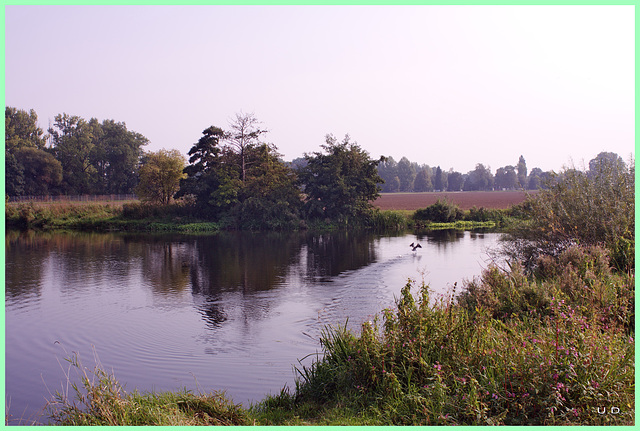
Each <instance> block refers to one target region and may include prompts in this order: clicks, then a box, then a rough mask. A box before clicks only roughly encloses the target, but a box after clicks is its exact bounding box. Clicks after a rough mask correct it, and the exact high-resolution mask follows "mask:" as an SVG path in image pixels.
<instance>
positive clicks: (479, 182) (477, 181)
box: [464, 163, 493, 190]
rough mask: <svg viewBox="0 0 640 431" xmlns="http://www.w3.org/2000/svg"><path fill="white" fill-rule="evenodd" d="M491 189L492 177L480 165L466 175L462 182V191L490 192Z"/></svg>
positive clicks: (488, 171) (487, 170)
mask: <svg viewBox="0 0 640 431" xmlns="http://www.w3.org/2000/svg"><path fill="white" fill-rule="evenodd" d="M492 188H493V175H491V171H490V170H489V169H488V168H486V167H485V166H484V165H483V164H482V163H478V164H477V165H476V168H475V169H474V170H473V171H471V172H469V173H468V177H467V179H466V180H465V182H464V190H491V189H492Z"/></svg>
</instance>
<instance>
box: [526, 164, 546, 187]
mask: <svg viewBox="0 0 640 431" xmlns="http://www.w3.org/2000/svg"><path fill="white" fill-rule="evenodd" d="M543 174H544V173H543V172H542V169H540V168H533V169H531V173H530V174H529V176H528V177H527V190H538V189H539V188H540V187H541V186H542V177H543Z"/></svg>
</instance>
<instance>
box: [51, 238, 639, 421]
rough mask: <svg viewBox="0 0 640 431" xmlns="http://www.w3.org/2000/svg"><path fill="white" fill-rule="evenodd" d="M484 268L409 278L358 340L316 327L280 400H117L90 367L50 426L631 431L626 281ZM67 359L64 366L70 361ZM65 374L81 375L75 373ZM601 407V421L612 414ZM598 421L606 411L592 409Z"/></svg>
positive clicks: (546, 264) (57, 403) (592, 271)
mask: <svg viewBox="0 0 640 431" xmlns="http://www.w3.org/2000/svg"><path fill="white" fill-rule="evenodd" d="M538 263H539V264H538V266H537V270H536V271H535V272H534V273H530V274H525V272H524V270H523V268H522V267H520V266H519V265H517V264H516V265H514V266H513V267H512V268H511V269H509V270H507V271H505V270H501V269H499V268H497V267H491V268H489V269H487V270H486V271H485V272H484V273H483V275H482V276H481V277H480V278H478V279H476V280H475V281H473V282H470V283H468V284H466V285H465V286H464V287H463V289H462V292H461V293H460V294H459V295H458V296H455V297H454V296H453V293H454V292H452V295H451V297H449V298H446V299H440V300H438V301H434V300H433V299H432V298H431V297H430V294H429V289H428V287H427V286H425V285H418V284H416V283H414V282H412V281H409V282H408V283H407V285H406V286H405V287H404V288H403V289H402V294H401V297H400V298H398V300H397V302H396V306H395V307H393V308H390V309H386V310H383V311H382V313H381V317H380V318H379V319H376V320H374V321H373V322H368V323H364V324H363V325H362V328H361V331H360V332H359V333H358V334H355V333H352V332H350V331H347V330H345V329H344V328H343V327H327V328H325V331H324V332H323V335H322V337H321V345H322V350H323V353H322V355H320V356H319V357H318V359H317V360H316V361H315V362H314V363H313V364H312V365H310V366H306V367H301V368H300V369H299V370H298V374H299V376H298V380H297V383H296V387H295V389H293V390H289V389H283V390H282V391H281V393H280V394H278V395H275V396H268V397H266V398H265V399H264V400H263V401H262V402H260V403H258V404H256V405H253V406H251V407H249V408H243V407H241V406H239V405H236V404H234V403H233V402H232V401H230V400H229V399H227V398H225V397H224V395H223V394H221V393H218V392H213V393H209V394H193V393H189V392H186V391H182V392H175V393H138V392H135V391H134V392H132V393H129V394H127V393H125V391H124V389H122V387H120V385H119V384H118V383H117V381H116V380H115V377H114V376H113V375H109V374H107V373H105V372H104V371H102V370H101V369H100V368H96V369H95V370H94V373H93V374H92V375H91V376H87V375H86V374H84V375H82V376H81V377H82V382H83V384H82V385H80V387H77V390H76V391H75V393H73V394H66V395H65V396H58V397H57V399H55V400H54V401H53V402H52V403H51V404H50V406H49V407H50V411H51V412H52V416H51V418H52V420H53V423H55V424H61V425H211V424H234V425H633V423H634V409H635V400H634V388H635V381H634V371H635V365H634V361H635V343H634V338H635V328H634V317H635V316H634V308H633V306H634V281H635V276H634V274H633V273H624V272H619V271H616V270H614V269H612V267H611V265H610V259H609V256H608V255H607V252H606V251H605V250H604V249H602V248H599V247H572V248H569V249H567V250H566V251H565V252H563V253H562V254H561V255H560V256H559V257H557V258H551V257H548V256H545V257H542V258H541V259H540V261H539V262H538ZM74 361H75V360H72V363H73V362H74ZM78 369H79V370H80V369H84V368H83V367H81V366H78ZM612 409H613V410H612ZM605 410H606V412H605Z"/></svg>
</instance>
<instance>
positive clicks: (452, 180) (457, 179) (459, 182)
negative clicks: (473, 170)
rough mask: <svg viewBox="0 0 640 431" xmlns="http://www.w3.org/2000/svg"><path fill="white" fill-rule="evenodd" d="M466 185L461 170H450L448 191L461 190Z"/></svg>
mask: <svg viewBox="0 0 640 431" xmlns="http://www.w3.org/2000/svg"><path fill="white" fill-rule="evenodd" d="M463 185H464V176H463V175H462V173H460V172H456V171H454V170H453V169H450V170H449V173H448V175H447V191H450V192H459V191H460V190H462V187H463Z"/></svg>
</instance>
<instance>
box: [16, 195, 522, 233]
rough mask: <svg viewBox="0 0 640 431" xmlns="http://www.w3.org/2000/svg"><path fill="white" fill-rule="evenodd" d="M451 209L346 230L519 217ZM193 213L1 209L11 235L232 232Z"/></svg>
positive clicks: (112, 206) (80, 207)
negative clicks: (40, 232)
mask: <svg viewBox="0 0 640 431" xmlns="http://www.w3.org/2000/svg"><path fill="white" fill-rule="evenodd" d="M434 205H435V206H436V207H437V206H438V205H442V203H440V202H438V203H437V204H434ZM447 205H450V204H448V203H447ZM432 207H434V206H433V205H432ZM451 207H452V208H453V209H452V211H454V213H453V214H454V215H453V216H451V217H449V218H442V217H443V216H442V215H441V214H439V213H438V214H436V215H435V216H433V217H431V219H430V218H429V216H427V217H424V216H422V215H420V213H419V211H420V210H418V211H414V210H380V209H377V208H376V209H373V210H372V211H371V212H370V214H369V216H368V217H366V218H364V219H362V220H358V221H357V222H355V223H354V222H352V224H351V226H350V227H355V228H367V229H377V230H381V229H382V230H404V229H425V230H436V229H457V230H472V229H493V228H502V227H505V226H507V225H509V224H511V223H512V222H513V221H514V220H516V219H517V215H518V214H517V211H514V208H516V207H514V208H510V209H492V210H486V209H484V208H480V209H477V208H472V209H470V210H465V211H462V210H459V209H457V207H455V206H453V205H451ZM428 208H431V207H428ZM428 208H425V209H428ZM438 208H439V207H438ZM425 209H423V210H425ZM193 213H194V211H193V209H192V208H190V207H189V206H188V205H185V204H183V203H174V204H170V205H148V204H141V203H136V202H134V203H125V204H118V203H92V202H87V203H55V204H52V203H35V202H29V203H15V204H8V205H6V207H5V226H6V227H7V228H10V229H33V230H78V231H94V232H113V231H123V232H176V233H210V232H216V231H219V230H225V229H230V228H233V224H232V222H231V221H228V220H219V221H211V220H203V219H200V218H197V217H194V216H193V215H192V214H193ZM344 227H345V226H340V225H337V224H335V223H333V222H331V221H328V220H314V221H308V222H304V223H302V224H301V225H300V226H298V229H310V230H336V229H341V228H344Z"/></svg>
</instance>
